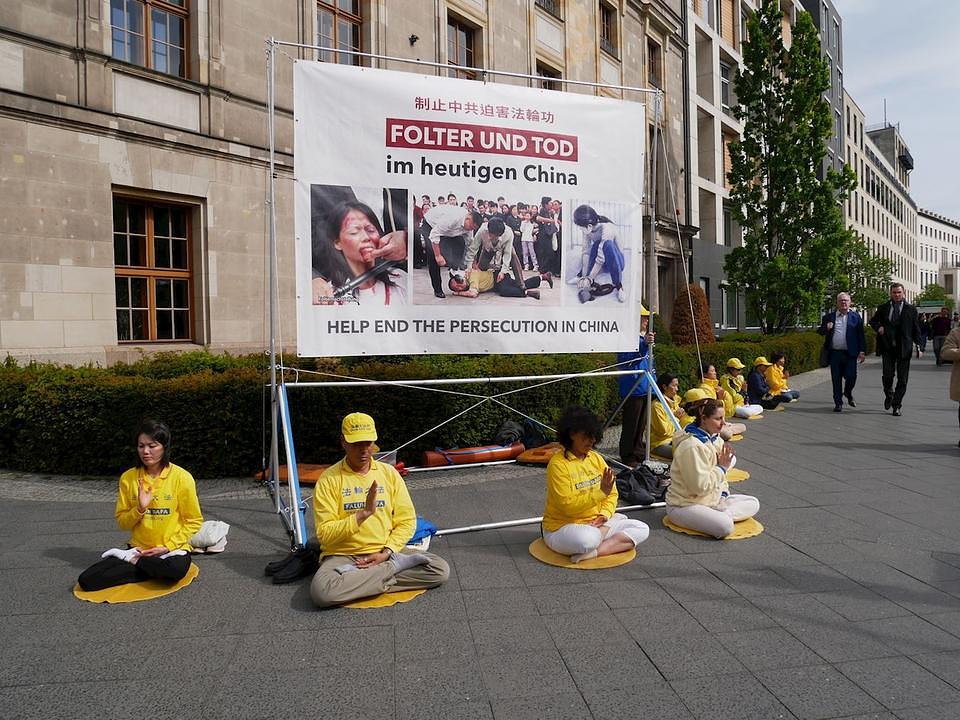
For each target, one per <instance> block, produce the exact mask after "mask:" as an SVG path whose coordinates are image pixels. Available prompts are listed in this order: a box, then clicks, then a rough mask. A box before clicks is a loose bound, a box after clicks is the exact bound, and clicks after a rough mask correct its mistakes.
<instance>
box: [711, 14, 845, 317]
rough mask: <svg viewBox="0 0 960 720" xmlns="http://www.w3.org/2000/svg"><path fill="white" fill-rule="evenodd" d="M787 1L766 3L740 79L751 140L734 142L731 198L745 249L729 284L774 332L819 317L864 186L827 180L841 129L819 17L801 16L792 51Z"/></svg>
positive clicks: (730, 260) (732, 262) (732, 264)
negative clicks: (845, 204)
mask: <svg viewBox="0 0 960 720" xmlns="http://www.w3.org/2000/svg"><path fill="white" fill-rule="evenodd" d="M780 21H781V10H780V3H779V1H778V0H763V4H762V5H761V7H760V9H759V10H758V11H756V12H754V13H753V14H752V15H751V16H750V18H749V20H748V22H747V29H748V32H749V39H748V40H747V42H746V43H744V46H743V55H744V68H743V70H742V71H741V72H738V73H737V76H736V78H735V85H734V87H735V90H736V95H737V102H738V106H737V107H735V108H734V114H735V115H736V116H737V118H738V119H739V120H741V121H742V122H743V124H744V130H743V137H742V139H741V140H740V141H736V142H731V143H730V159H731V170H730V173H729V175H728V179H729V181H730V183H731V186H732V188H731V191H730V198H731V201H732V205H733V212H734V214H735V215H736V217H737V220H738V221H739V223H740V227H741V228H743V231H744V236H743V246H742V247H738V248H736V249H734V250H733V251H732V252H731V253H730V254H729V255H728V256H727V259H726V263H725V270H726V275H727V283H728V284H729V285H731V286H732V287H733V288H736V289H739V290H743V291H744V293H745V295H746V302H747V304H748V307H749V308H750V310H751V311H752V312H753V313H754V314H755V316H756V317H757V318H759V319H760V323H761V326H762V328H763V331H764V332H765V333H776V332H782V331H783V330H785V329H787V328H789V327H792V326H794V325H796V324H797V323H798V322H801V321H806V320H809V319H811V318H813V317H815V315H816V311H817V310H818V309H819V307H820V303H821V301H822V298H823V296H824V291H825V288H826V285H827V281H828V280H829V279H830V278H833V277H835V275H836V273H837V270H838V268H839V266H840V260H841V253H842V250H843V248H844V247H845V246H847V245H848V243H849V242H850V239H851V234H852V233H851V231H849V230H847V229H846V228H844V226H843V213H842V211H841V206H840V203H841V202H842V201H843V200H844V198H845V197H846V195H847V193H848V192H849V191H850V190H851V189H852V188H853V187H854V185H855V182H856V177H855V175H854V174H853V171H852V170H850V168H849V167H845V168H844V171H843V172H842V173H838V172H836V171H834V170H833V169H829V170H827V172H826V173H825V175H824V177H819V174H820V171H821V166H822V163H823V158H824V156H825V155H826V151H827V141H828V139H829V138H830V136H831V134H832V132H833V116H832V113H831V111H830V106H829V105H828V104H827V102H826V101H825V100H824V99H823V94H824V92H825V91H826V90H827V89H828V88H829V87H830V72H829V69H828V66H827V63H826V62H825V61H824V60H823V59H821V57H820V41H819V40H818V39H817V30H816V28H815V27H814V25H813V21H812V20H811V19H810V15H809V13H806V12H800V13H798V15H797V21H796V24H795V25H794V28H793V42H792V45H791V47H790V50H789V51H788V50H787V49H786V48H785V47H784V44H783V36H782V34H781V25H780Z"/></svg>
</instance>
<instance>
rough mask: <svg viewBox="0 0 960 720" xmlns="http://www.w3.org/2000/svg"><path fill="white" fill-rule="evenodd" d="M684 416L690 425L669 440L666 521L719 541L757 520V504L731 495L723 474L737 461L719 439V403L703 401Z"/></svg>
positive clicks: (729, 448) (749, 496)
mask: <svg viewBox="0 0 960 720" xmlns="http://www.w3.org/2000/svg"><path fill="white" fill-rule="evenodd" d="M687 412H688V413H689V414H690V415H691V416H692V417H693V418H694V421H693V422H692V423H690V424H689V425H687V427H686V428H684V429H683V430H681V431H680V432H678V433H676V434H675V435H674V436H673V465H672V466H671V469H670V486H669V487H668V488H667V498H666V499H667V517H668V518H670V520H671V521H672V522H674V523H675V524H677V525H680V526H681V527H685V528H689V529H690V530H696V531H698V532H702V533H706V534H707V535H712V536H713V537H715V538H724V537H726V536H727V535H729V534H730V533H732V532H733V524H734V523H735V522H738V521H740V520H746V519H747V518H750V517H753V516H754V515H756V514H757V512H758V511H759V510H760V502H759V501H758V500H757V499H756V498H755V497H753V496H751V495H731V494H730V490H729V487H728V485H727V479H726V474H727V471H728V470H729V469H730V468H732V467H733V466H734V464H735V463H736V458H735V457H734V454H733V449H732V446H730V445H726V444H724V442H723V439H722V438H721V437H720V435H719V433H720V428H721V427H723V403H722V402H720V401H719V400H715V399H713V398H705V399H703V400H700V401H697V402H695V403H690V404H688V405H687Z"/></svg>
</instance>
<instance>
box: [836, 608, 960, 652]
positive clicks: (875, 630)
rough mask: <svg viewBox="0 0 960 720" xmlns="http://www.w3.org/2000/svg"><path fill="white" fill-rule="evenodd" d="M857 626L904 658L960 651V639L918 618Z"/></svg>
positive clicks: (868, 621) (881, 620)
mask: <svg viewBox="0 0 960 720" xmlns="http://www.w3.org/2000/svg"><path fill="white" fill-rule="evenodd" d="M855 624H856V625H857V626H858V627H859V628H861V629H862V630H863V631H865V632H866V633H869V634H870V635H872V636H873V637H875V638H876V639H877V640H878V641H880V642H882V643H885V644H887V645H889V646H890V647H892V648H894V649H896V651H897V652H899V653H902V654H904V655H922V654H925V653H933V652H945V651H947V650H960V638H957V637H956V636H955V635H951V634H950V633H948V632H945V631H943V630H941V629H940V628H938V627H936V626H935V625H932V624H931V623H929V622H927V621H926V620H923V619H922V618H919V617H915V616H908V617H896V618H882V619H879V620H863V621H861V622H858V623H855Z"/></svg>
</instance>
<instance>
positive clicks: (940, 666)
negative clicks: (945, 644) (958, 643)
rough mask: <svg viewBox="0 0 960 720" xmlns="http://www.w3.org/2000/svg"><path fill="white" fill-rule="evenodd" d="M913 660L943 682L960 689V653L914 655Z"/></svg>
mask: <svg viewBox="0 0 960 720" xmlns="http://www.w3.org/2000/svg"><path fill="white" fill-rule="evenodd" d="M911 659H912V660H913V661H914V662H916V663H918V664H919V665H921V666H923V667H924V668H926V669H927V670H929V671H930V672H932V673H933V674H934V675H936V676H937V677H938V678H940V679H941V680H945V681H946V682H948V683H950V684H951V685H952V686H953V687H955V688H960V651H956V650H954V651H952V652H943V653H930V654H927V655H912V656H911Z"/></svg>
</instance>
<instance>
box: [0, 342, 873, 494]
mask: <svg viewBox="0 0 960 720" xmlns="http://www.w3.org/2000/svg"><path fill="white" fill-rule="evenodd" d="M872 340H873V337H872V333H870V337H869V339H868V342H869V343H870V344H871V345H872ZM822 341H823V340H822V338H821V337H820V336H819V335H817V334H815V333H810V332H807V333H793V334H789V335H784V336H780V337H771V338H761V341H760V342H749V341H747V340H746V339H744V340H741V341H737V342H728V341H722V342H718V343H715V344H712V345H709V346H704V347H703V348H702V353H703V359H704V361H706V362H711V363H714V364H716V365H718V366H721V367H722V366H723V365H725V364H726V361H727V358H730V357H739V358H740V359H741V360H743V362H744V363H746V364H749V363H750V362H751V361H752V360H753V358H754V357H756V356H757V355H769V354H770V353H772V352H773V351H775V350H780V351H783V352H785V353H786V355H787V363H788V364H787V367H788V369H789V370H790V372H791V373H792V374H797V373H800V372H803V371H805V370H810V369H813V368H815V367H816V366H817V360H818V354H819V349H820V346H821V344H822ZM655 353H656V367H657V368H658V370H660V371H661V372H671V373H674V374H676V375H678V376H679V377H680V379H681V380H680V382H681V386H682V387H683V388H686V387H689V386H690V385H692V384H693V380H694V377H695V373H696V365H697V357H696V350H695V348H693V347H692V346H673V345H668V344H661V343H659V342H658V343H657V345H656V348H655ZM285 360H286V364H287V365H296V366H298V367H299V368H301V369H302V370H303V371H311V370H323V371H326V372H331V373H336V374H340V375H350V376H354V377H361V378H376V379H379V380H402V379H410V378H442V377H494V376H513V375H549V374H558V373H576V372H584V371H587V370H593V369H596V368H599V367H602V366H606V365H610V364H612V363H613V362H614V356H613V355H611V354H598V355H520V356H500V355H485V356H450V355H440V356H414V357H399V358H398V357H390V358H348V359H343V360H342V361H335V360H324V359H320V360H302V359H296V358H286V359H285ZM288 379H291V380H292V379H293V376H292V374H291V375H289V376H288ZM300 379H301V380H308V379H318V380H322V379H325V378H324V377H322V376H316V375H312V374H310V373H309V372H301V373H300ZM268 381H269V373H268V371H267V367H266V360H265V358H264V357H263V356H262V355H251V356H245V357H232V356H229V355H210V354H208V353H205V352H192V353H184V354H161V355H157V356H152V357H150V358H148V359H144V360H141V361H139V362H137V363H133V364H120V365H117V366H114V367H111V368H107V369H104V368H90V367H86V368H71V367H66V368H62V367H57V366H53V365H36V364H34V365H29V366H27V367H22V368H21V367H18V366H17V365H16V364H15V363H13V362H12V361H7V362H6V363H5V364H4V365H3V366H0V467H4V468H10V469H18V470H24V471H31V472H49V473H64V474H80V475H116V474H117V473H119V472H121V471H122V470H124V469H125V468H127V467H129V466H130V465H132V464H133V463H134V461H135V460H136V457H135V454H134V450H133V441H132V437H131V435H132V432H133V431H134V430H135V428H136V426H137V425H138V423H139V422H140V421H141V420H142V419H144V418H146V417H153V418H156V419H159V420H163V421H165V422H166V423H168V424H169V425H170V428H171V431H172V432H173V436H174V447H173V455H172V457H173V459H174V461H175V462H177V463H179V464H182V465H183V466H185V467H187V468H189V469H190V471H191V472H193V473H194V474H195V475H196V476H198V477H217V476H221V477H222V476H242V475H249V474H251V473H253V472H255V471H256V470H258V469H259V468H260V465H261V459H262V457H263V448H264V429H265V428H264V417H265V407H266V401H267V397H266V392H265V389H264V386H265V384H266V383H267V382H268ZM525 385H529V383H523V382H520V383H513V384H495V385H494V384H489V385H463V386H440V387H438V388H434V389H433V390H424V389H416V388H402V387H383V386H381V387H371V388H323V387H317V388H290V389H289V397H290V411H291V417H292V421H293V428H294V439H295V442H296V449H297V459H298V460H299V461H300V462H330V461H332V460H333V459H335V458H336V457H338V454H339V447H338V445H337V437H338V433H339V421H340V419H341V418H342V417H343V415H345V414H346V413H348V412H352V411H363V412H368V413H370V414H371V415H373V416H374V417H375V418H376V420H377V425H378V429H379V432H380V436H381V438H382V439H383V441H382V442H381V443H380V444H381V446H382V447H383V449H389V448H393V447H396V446H397V445H399V444H400V443H404V442H407V441H409V440H410V439H412V438H413V437H415V436H416V435H418V434H420V433H422V432H425V431H426V430H428V429H429V428H432V427H434V426H435V425H438V424H439V423H441V422H443V421H444V420H446V419H447V418H449V417H450V416H452V415H454V414H456V413H458V412H461V411H464V410H468V408H470V406H471V405H473V404H474V403H475V402H477V399H476V398H469V397H462V396H458V395H454V394H451V393H450V392H449V391H450V390H460V391H463V392H467V393H474V394H476V395H490V394H493V393H504V392H507V391H509V390H516V389H520V388H522V387H524V386H525ZM503 401H504V402H506V403H507V404H510V405H512V406H514V407H516V408H517V409H518V410H520V411H521V412H524V413H526V414H529V415H531V416H533V417H536V418H538V419H542V420H543V421H544V422H547V423H549V424H553V423H554V422H555V421H556V419H557V417H558V416H559V414H560V412H561V411H562V410H563V408H564V407H566V406H567V405H570V404H573V403H578V404H583V405H587V406H588V407H591V408H593V409H594V410H595V411H596V412H597V413H598V414H600V415H602V416H606V415H608V414H609V413H610V412H612V411H613V409H614V408H615V407H616V405H617V403H618V402H619V397H618V393H617V382H616V380H615V379H612V378H607V379H603V380H599V379H592V380H591V379H577V380H565V381H561V382H554V383H549V384H543V385H540V386H539V387H536V388H534V389H530V390H525V391H523V392H518V393H515V394H511V395H509V396H507V397H504V398H503ZM510 416H511V414H510V412H509V411H508V410H507V409H506V408H503V407H501V406H499V405H497V404H496V403H493V402H490V401H488V402H486V403H484V404H482V405H480V406H478V407H476V408H474V409H472V410H468V411H467V412H466V413H464V414H463V415H461V416H460V417H458V418H456V419H455V420H453V421H452V422H449V423H447V424H446V425H444V426H443V427H442V428H440V429H438V430H436V431H435V432H433V433H430V434H429V435H427V436H426V437H424V438H422V439H419V440H417V441H416V442H414V443H412V444H411V445H409V446H407V448H405V449H404V450H403V451H402V452H401V454H400V457H401V459H404V460H406V461H407V462H408V463H418V462H419V454H420V453H421V452H422V451H423V450H425V449H432V448H435V447H458V446H459V447H468V446H471V445H478V444H485V443H488V442H490V441H491V438H492V437H493V435H494V434H495V432H496V430H497V428H498V427H499V425H500V423H501V422H502V421H503V420H505V419H507V418H509V417H510ZM266 430H267V431H268V430H269V424H267V426H266Z"/></svg>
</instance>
